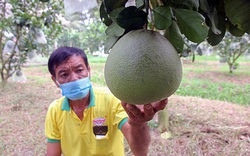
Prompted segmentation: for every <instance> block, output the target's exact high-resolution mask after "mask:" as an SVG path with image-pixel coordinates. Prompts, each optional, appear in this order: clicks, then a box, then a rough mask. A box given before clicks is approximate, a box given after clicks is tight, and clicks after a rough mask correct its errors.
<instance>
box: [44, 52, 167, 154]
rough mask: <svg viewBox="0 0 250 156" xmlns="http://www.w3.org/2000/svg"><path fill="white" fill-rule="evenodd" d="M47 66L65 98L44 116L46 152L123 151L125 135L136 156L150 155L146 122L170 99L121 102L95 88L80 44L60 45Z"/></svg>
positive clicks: (93, 152)
mask: <svg viewBox="0 0 250 156" xmlns="http://www.w3.org/2000/svg"><path fill="white" fill-rule="evenodd" d="M48 68H49V71H50V73H51V78H52V80H53V81H54V82H55V84H56V85H57V87H60V88H61V90H62V95H63V97H61V98H60V99H58V100H55V101H54V102H52V103H51V104H50V106H49V108H48V112H47V115H46V120H45V135H46V137H47V156H58V155H61V154H63V155H64V156H92V155H100V156H105V155H107V156H123V155H124V145H123V144H124V143H123V140H124V139H123V135H124V136H125V138H126V140H127V142H128V144H129V146H130V148H131V150H132V152H133V154H134V155H136V156H145V155H147V152H148V147H149V143H150V134H149V129H148V126H147V121H149V120H151V119H152V118H153V116H154V115H155V113H156V112H157V111H159V110H162V109H163V108H164V107H165V106H166V104H167V99H164V100H161V101H159V102H155V103H153V104H147V105H144V106H143V108H139V107H137V106H135V105H130V104H127V103H125V102H120V101H119V100H118V99H117V98H115V97H114V96H113V95H112V94H111V93H110V92H109V91H108V89H105V88H95V87H92V85H91V83H90V67H89V64H88V60H87V57H86V55H85V53H84V51H83V50H81V49H78V48H74V47H61V48H58V49H57V50H55V51H54V52H53V53H52V54H51V56H50V58H49V62H48Z"/></svg>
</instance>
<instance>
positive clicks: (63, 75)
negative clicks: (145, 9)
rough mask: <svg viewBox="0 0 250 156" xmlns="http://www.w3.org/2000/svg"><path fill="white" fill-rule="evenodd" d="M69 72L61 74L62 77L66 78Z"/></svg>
mask: <svg viewBox="0 0 250 156" xmlns="http://www.w3.org/2000/svg"><path fill="white" fill-rule="evenodd" d="M67 76H68V74H66V73H64V74H61V75H60V77H62V78H64V77H67Z"/></svg>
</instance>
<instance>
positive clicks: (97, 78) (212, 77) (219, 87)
mask: <svg viewBox="0 0 250 156" xmlns="http://www.w3.org/2000/svg"><path fill="white" fill-rule="evenodd" d="M100 59H101V61H100V62H99V60H100ZM211 60H212V57H211ZM242 60H243V59H242ZM89 62H90V66H91V69H92V70H91V71H92V72H91V73H92V74H91V79H92V82H93V83H94V84H96V85H99V86H105V80H104V73H103V72H104V64H105V58H98V57H91V59H90V61H89ZM249 62H250V61H249ZM243 63H247V62H243ZM249 76H250V70H249V66H248V65H244V64H242V65H241V63H240V66H239V68H238V69H236V70H235V71H234V73H233V74H230V73H228V66H227V64H221V63H218V62H217V61H212V63H211V62H207V61H205V60H203V59H197V60H196V61H195V62H194V63H191V62H190V61H186V63H185V62H184V64H183V80H182V83H181V85H180V87H179V89H178V90H177V91H176V93H175V94H176V95H181V96H195V97H201V98H204V99H210V100H221V101H226V102H232V103H237V104H242V105H250V99H249V98H248V97H250V83H244V82H242V83H232V82H230V81H231V80H232V81H235V80H238V81H241V80H240V79H241V78H242V79H248V77H249Z"/></svg>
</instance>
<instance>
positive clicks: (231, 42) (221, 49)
mask: <svg viewBox="0 0 250 156" xmlns="http://www.w3.org/2000/svg"><path fill="white" fill-rule="evenodd" d="M249 37H250V36H249V35H244V36H242V37H235V36H232V35H231V34H229V33H227V34H226V37H225V38H224V39H223V40H222V42H221V43H220V44H218V45H217V46H215V47H214V49H215V50H216V51H217V53H218V55H219V56H220V62H221V63H227V65H228V67H229V73H233V71H234V70H235V69H237V67H238V66H239V64H238V63H237V59H238V58H239V57H240V56H241V55H243V54H247V53H249V50H250V48H249V47H250V38H249Z"/></svg>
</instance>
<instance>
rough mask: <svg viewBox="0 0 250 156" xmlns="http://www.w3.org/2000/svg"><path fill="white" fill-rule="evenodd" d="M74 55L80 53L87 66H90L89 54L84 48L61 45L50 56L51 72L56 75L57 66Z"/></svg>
mask: <svg viewBox="0 0 250 156" xmlns="http://www.w3.org/2000/svg"><path fill="white" fill-rule="evenodd" d="M73 55H77V56H79V55H80V56H81V57H82V58H83V60H84V62H85V65H86V67H87V68H88V67H89V63H88V59H87V56H86V54H85V52H84V51H83V50H82V49H79V48H75V47H67V46H64V47H60V48H58V49H56V50H55V51H54V52H53V53H52V54H51V55H50V58H49V61H48V69H49V72H50V74H51V75H52V76H54V77H55V76H56V74H55V69H56V67H58V66H59V65H60V64H62V63H63V62H65V61H67V60H68V59H69V58H70V57H71V56H73Z"/></svg>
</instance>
